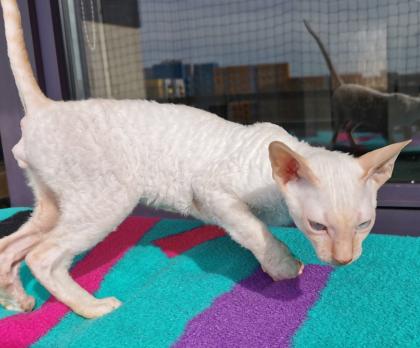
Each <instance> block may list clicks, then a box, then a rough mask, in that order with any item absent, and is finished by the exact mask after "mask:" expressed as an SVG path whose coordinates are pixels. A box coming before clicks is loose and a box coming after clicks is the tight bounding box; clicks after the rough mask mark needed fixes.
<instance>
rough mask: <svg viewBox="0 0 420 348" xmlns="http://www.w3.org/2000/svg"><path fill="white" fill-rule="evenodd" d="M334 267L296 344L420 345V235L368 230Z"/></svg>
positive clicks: (340, 345) (335, 345)
mask: <svg viewBox="0 0 420 348" xmlns="http://www.w3.org/2000/svg"><path fill="white" fill-rule="evenodd" d="M364 249H365V250H364V252H363V256H362V257H361V258H360V259H359V260H358V261H357V262H356V263H354V264H352V265H349V266H346V267H343V268H339V269H336V270H335V271H334V272H333V273H332V275H331V277H330V280H329V282H328V284H327V287H326V288H325V289H324V291H323V292H322V296H321V298H320V300H319V301H318V303H317V304H316V305H315V306H314V307H313V308H312V310H311V311H309V316H308V319H307V321H306V322H305V323H304V325H303V326H302V327H301V328H300V330H299V331H298V332H297V333H296V335H295V337H294V341H293V345H294V346H295V347H302V348H308V347H314V348H318V347H323V348H328V347H331V348H332V347H334V348H335V347H343V348H346V347H352V348H357V347H369V348H372V347H373V348H374V347H381V348H382V347H413V348H414V347H420V335H419V332H420V316H419V309H420V278H419V272H420V238H410V237H391V236H382V235H371V236H369V237H368V239H367V240H366V242H365V248H364Z"/></svg>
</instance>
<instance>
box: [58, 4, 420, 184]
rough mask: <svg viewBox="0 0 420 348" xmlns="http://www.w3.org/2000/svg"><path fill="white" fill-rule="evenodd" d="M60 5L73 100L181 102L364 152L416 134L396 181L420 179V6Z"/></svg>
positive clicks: (344, 148)
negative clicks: (324, 55) (323, 51)
mask: <svg viewBox="0 0 420 348" xmlns="http://www.w3.org/2000/svg"><path fill="white" fill-rule="evenodd" d="M60 8H61V19H62V24H63V35H64V39H65V43H66V55H67V58H68V59H67V62H66V64H67V67H68V71H69V76H70V79H69V84H70V86H69V87H70V90H71V92H72V98H74V99H81V98H88V97H109V98H111V97H112V98H118V99H123V98H147V99H154V100H157V101H159V102H167V101H169V102H173V103H183V104H188V105H193V106H196V107H198V108H202V109H206V110H209V111H211V112H214V113H216V114H218V115H219V116H221V117H224V118H226V119H229V120H231V121H234V122H239V123H243V124H249V123H254V122H266V121H267V122H273V123H276V124H279V125H281V126H283V127H284V128H286V129H287V130H288V131H289V132H291V133H293V134H295V135H296V136H298V137H299V138H301V139H305V140H306V141H308V142H310V143H312V144H316V145H323V146H327V147H329V148H331V149H338V150H343V151H346V152H351V153H354V154H356V155H359V154H362V153H364V152H366V151H369V150H372V149H375V148H377V147H380V146H384V145H386V144H388V143H393V142H397V141H401V140H404V139H409V138H411V139H413V142H412V143H411V144H410V145H409V146H408V147H407V148H406V149H405V150H404V152H403V153H402V155H401V156H400V157H399V160H398V162H397V165H396V169H395V172H394V176H393V179H392V180H393V181H394V182H416V181H417V180H419V179H420V161H419V157H418V155H419V152H420V96H419V93H420V53H419V52H420V41H419V40H420V39H419V37H420V36H419V33H418V27H419V24H420V22H419V16H420V2H419V1H415V0H412V1H398V2H397V1H393V0H383V1H382V0H381V1H379V0H343V1H338V0H337V1H335V0H334V1H329V0H328V1H327V0H316V1H313V0H305V1H290V0H288V1H286V0H284V1H282V0H258V1H256V0H212V1H204V0H184V1H173V0H141V1H139V0H124V1H115V0H73V1H72V0H68V1H67V0H66V1H64V0H60ZM304 19H306V20H307V21H308V23H309V25H310V26H311V28H312V29H313V32H314V33H315V34H316V35H317V36H318V37H319V40H320V42H322V44H323V45H324V46H325V48H326V51H327V52H328V53H327V54H328V55H329V57H330V59H331V61H332V64H333V65H334V67H335V70H336V72H337V75H338V76H339V80H338V79H334V78H332V74H331V72H330V70H329V69H328V65H327V63H326V60H325V59H324V57H323V54H322V52H321V49H320V46H319V44H317V42H316V40H315V38H314V37H313V36H312V35H311V34H310V33H309V31H308V30H307V28H306V27H305V25H304V23H303V20H304ZM340 81H341V82H340Z"/></svg>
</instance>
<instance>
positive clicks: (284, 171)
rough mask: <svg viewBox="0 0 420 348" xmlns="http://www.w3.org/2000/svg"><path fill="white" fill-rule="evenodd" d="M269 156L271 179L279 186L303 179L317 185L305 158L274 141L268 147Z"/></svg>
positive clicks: (316, 179) (316, 180)
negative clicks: (271, 171) (271, 170)
mask: <svg viewBox="0 0 420 348" xmlns="http://www.w3.org/2000/svg"><path fill="white" fill-rule="evenodd" d="M268 152H269V154H270V161H271V168H272V169H273V178H274V180H276V181H278V182H279V184H280V185H283V186H284V185H286V184H287V183H288V182H289V181H292V180H299V179H304V180H306V181H307V182H309V183H311V184H313V185H317V184H318V182H319V180H318V178H317V177H316V175H315V174H314V173H313V172H312V170H311V168H309V165H308V163H307V161H306V160H305V158H303V157H302V156H301V155H299V154H297V153H296V152H294V151H293V150H292V149H290V148H289V147H288V146H287V145H285V144H283V143H282V142H279V141H274V142H272V143H271V144H270V146H269V147H268Z"/></svg>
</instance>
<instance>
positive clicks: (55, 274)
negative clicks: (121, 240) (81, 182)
mask: <svg viewBox="0 0 420 348" xmlns="http://www.w3.org/2000/svg"><path fill="white" fill-rule="evenodd" d="M89 196H90V197H91V199H89V200H88V201H90V204H89V205H90V208H89V206H88V205H84V204H83V202H81V204H80V205H78V206H77V207H75V205H74V203H73V204H66V201H65V200H64V202H62V204H60V208H61V216H60V220H59V222H58V224H57V225H56V226H55V227H54V229H53V230H52V231H51V233H50V234H49V235H48V238H46V239H45V240H44V241H43V242H42V243H40V244H39V245H37V247H36V248H34V249H33V250H31V251H30V253H29V254H28V255H27V257H26V262H27V264H28V266H29V268H30V269H31V271H32V273H33V274H34V276H35V277H36V278H37V279H38V280H39V282H40V283H41V284H42V285H43V286H44V287H45V288H46V289H47V290H48V291H49V292H50V293H51V294H52V295H54V296H55V297H56V298H57V299H58V300H59V301H61V302H63V303H64V304H65V305H67V306H68V307H70V308H71V309H72V310H73V311H74V312H76V313H77V314H79V315H81V316H83V317H85V318H96V317H100V316H102V315H105V314H107V313H109V312H111V311H113V310H114V309H116V308H118V307H119V306H120V305H121V302H120V301H119V300H117V299H116V298H114V297H108V298H103V299H97V298H95V297H94V296H92V295H91V294H90V293H89V292H87V291H86V290H85V289H83V288H82V287H81V286H79V284H77V283H76V282H75V281H74V280H73V278H72V277H71V275H70V274H69V268H70V265H71V262H72V260H73V258H74V256H75V255H77V254H80V253H82V252H84V251H86V250H88V249H90V248H91V247H93V246H94V245H96V244H97V243H98V242H100V241H101V240H102V239H104V238H105V237H106V236H107V235H108V234H109V233H110V232H112V231H113V230H114V228H115V227H116V226H117V225H118V224H119V223H120V222H121V221H122V220H123V219H124V218H125V217H126V215H127V214H128V213H129V212H130V211H131V209H132V208H133V207H134V205H135V204H136V201H132V202H128V201H127V200H124V199H123V200H121V201H120V203H118V199H117V200H116V199H115V197H114V199H110V197H101V196H100V195H97V196H96V197H97V199H94V195H89ZM73 202H74V201H73ZM110 204H112V206H110Z"/></svg>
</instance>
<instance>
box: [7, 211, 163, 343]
mask: <svg viewBox="0 0 420 348" xmlns="http://www.w3.org/2000/svg"><path fill="white" fill-rule="evenodd" d="M158 220H159V219H156V218H139V217H131V218H128V219H127V220H125V221H124V222H123V223H122V224H121V225H120V226H119V227H118V228H117V230H116V231H115V232H114V233H111V234H110V235H109V236H108V237H107V238H106V239H105V240H104V241H102V242H101V243H100V244H98V245H97V246H96V247H95V248H94V249H92V250H91V251H90V252H89V254H88V255H86V256H85V257H84V258H83V260H81V261H80V262H79V263H78V264H76V266H75V267H74V268H73V270H72V272H71V274H72V276H73V278H74V279H75V280H76V281H77V283H79V284H80V285H81V286H82V287H83V288H84V289H86V290H87V291H89V292H91V293H93V292H95V291H96V290H98V289H99V286H100V285H101V282H102V280H103V279H104V277H105V275H106V274H107V273H108V271H109V270H110V269H111V268H112V267H113V266H114V265H115V264H116V263H117V262H118V260H119V259H121V258H122V257H123V256H124V254H125V253H126V252H127V251H128V250H129V249H130V248H131V247H133V246H134V245H135V244H136V243H137V242H138V241H139V240H140V239H141V238H142V236H143V235H144V234H145V233H146V232H147V231H148V230H149V229H150V228H151V227H153V225H154V224H155V223H156V222H157V221H158ZM69 312H70V309H69V308H68V307H67V306H65V305H64V304H62V303H61V302H58V301H57V300H56V299H55V298H53V297H51V298H50V299H49V300H48V301H47V302H46V303H45V304H44V305H43V306H42V307H41V308H39V309H37V310H35V311H33V312H30V313H22V314H17V315H14V316H11V317H8V318H5V319H3V320H0V346H1V347H7V348H15V347H16V348H22V347H28V346H30V345H31V344H33V343H35V342H36V341H38V340H39V339H40V338H41V337H42V336H44V335H45V334H46V333H47V332H48V331H49V330H51V329H52V328H53V327H54V326H55V325H57V324H58V323H59V321H60V320H61V319H62V318H63V317H64V316H65V315H66V314H67V313H69Z"/></svg>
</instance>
